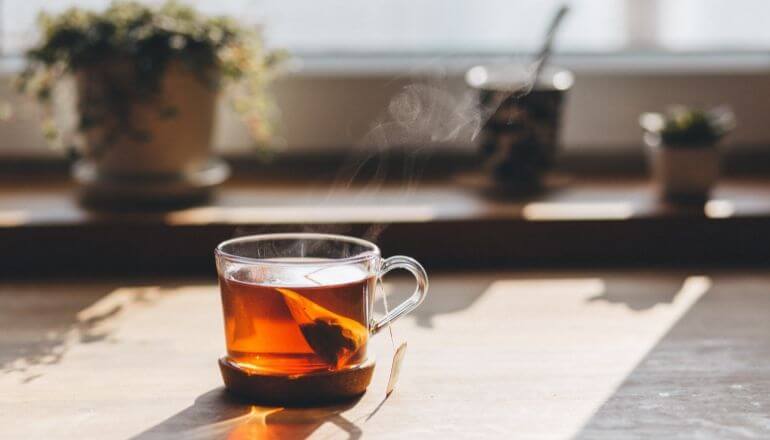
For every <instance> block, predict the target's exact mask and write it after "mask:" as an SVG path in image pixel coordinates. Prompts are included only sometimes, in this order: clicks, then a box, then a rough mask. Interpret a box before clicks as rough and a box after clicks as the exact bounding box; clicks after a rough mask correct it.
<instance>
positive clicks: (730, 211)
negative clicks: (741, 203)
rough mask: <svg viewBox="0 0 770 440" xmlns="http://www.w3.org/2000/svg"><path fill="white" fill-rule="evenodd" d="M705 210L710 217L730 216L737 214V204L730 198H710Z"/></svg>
mask: <svg viewBox="0 0 770 440" xmlns="http://www.w3.org/2000/svg"><path fill="white" fill-rule="evenodd" d="M703 212H704V213H705V214H706V217H708V218H728V217H732V216H733V215H734V214H735V205H734V204H733V202H731V201H729V200H709V201H708V202H706V206H704V207H703Z"/></svg>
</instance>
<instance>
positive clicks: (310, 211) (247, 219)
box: [166, 205, 436, 225]
mask: <svg viewBox="0 0 770 440" xmlns="http://www.w3.org/2000/svg"><path fill="white" fill-rule="evenodd" d="M435 217H436V215H435V210H434V209H433V207H431V206H429V205H390V206H389V205H379V206H371V205H370V206H259V207H233V208H228V207H202V208H192V209H186V210H183V211H177V212H172V213H169V214H168V215H167V216H166V223H168V224H171V225H197V224H208V223H226V224H242V223H273V224H274V223H278V224H282V223H398V222H428V221H431V220H433V219H434V218H435Z"/></svg>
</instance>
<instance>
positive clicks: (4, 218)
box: [0, 210, 29, 227]
mask: <svg viewBox="0 0 770 440" xmlns="http://www.w3.org/2000/svg"><path fill="white" fill-rule="evenodd" d="M28 220H29V213H27V212H26V211H21V210H13V211H0V227H4V226H19V225H23V224H25V223H27V221H28Z"/></svg>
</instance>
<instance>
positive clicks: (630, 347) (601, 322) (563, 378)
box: [437, 276, 712, 439]
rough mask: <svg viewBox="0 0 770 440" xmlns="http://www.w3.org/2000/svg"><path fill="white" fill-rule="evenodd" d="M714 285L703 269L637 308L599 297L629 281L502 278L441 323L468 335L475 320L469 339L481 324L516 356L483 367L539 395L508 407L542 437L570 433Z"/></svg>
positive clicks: (513, 419) (524, 392) (522, 391)
mask: <svg viewBox="0 0 770 440" xmlns="http://www.w3.org/2000/svg"><path fill="white" fill-rule="evenodd" d="M711 285H712V281H711V279H710V278H708V277H705V276H688V277H683V280H682V284H681V286H680V287H679V288H678V289H677V290H676V293H674V294H673V297H672V299H671V301H670V302H668V301H660V302H658V303H656V304H654V305H652V306H651V307H649V308H646V309H644V310H636V309H634V308H633V307H629V305H628V304H625V303H622V302H609V301H601V300H597V297H602V296H606V295H609V296H610V297H616V298H617V297H618V293H619V290H618V289H621V290H620V291H621V292H622V291H623V289H624V287H622V286H619V285H618V284H615V283H613V281H612V280H607V279H603V278H567V279H550V278H543V279H509V280H499V281H496V282H494V283H492V284H491V285H490V286H489V287H488V288H487V289H486V291H485V292H484V293H483V294H482V295H481V297H480V298H479V299H478V300H477V301H476V302H475V303H474V304H473V305H472V306H471V307H470V311H469V313H465V314H463V315H462V317H461V318H458V319H462V320H463V322H460V321H459V320H454V318H453V316H452V315H447V316H445V317H439V318H438V319H437V326H438V327H440V328H442V329H448V328H453V327H457V328H458V329H459V330H458V332H457V334H456V335H453V338H454V340H457V341H458V342H465V341H463V340H462V338H463V337H464V336H463V335H464V333H465V332H467V330H466V331H463V330H462V328H463V325H467V324H466V323H467V322H469V321H472V322H473V326H474V328H475V333H474V332H468V333H469V336H468V338H471V342H473V339H472V338H477V337H478V333H479V332H481V333H482V334H485V335H488V338H489V339H490V341H486V340H485V341H484V342H489V344H490V346H491V347H498V348H499V349H500V350H508V352H509V353H510V355H509V356H511V359H513V360H514V361H513V362H511V363H509V364H507V365H505V366H503V365H502V364H501V366H500V368H496V367H495V365H496V364H494V363H492V364H489V365H487V366H486V368H487V372H486V374H489V375H490V376H495V375H498V376H500V377H507V378H510V379H509V380H510V381H511V382H512V384H513V385H511V389H515V390H516V392H517V393H519V395H521V396H529V395H531V396H542V397H538V398H536V399H533V400H532V404H531V405H530V406H529V407H518V408H516V410H515V411H513V412H511V415H510V417H509V419H507V420H506V421H505V423H508V427H509V428H510V427H511V426H516V425H517V424H527V425H528V426H537V427H542V431H539V432H537V434H542V437H543V438H546V437H547V438H559V439H571V438H574V437H575V435H577V434H578V433H579V432H580V431H581V429H582V428H583V426H585V424H586V423H588V422H589V421H590V420H591V417H592V416H593V415H594V414H595V412H596V411H597V410H598V409H599V408H600V407H601V406H602V405H603V404H604V403H605V402H606V401H607V400H608V399H610V398H611V397H612V396H613V394H614V393H615V392H616V391H617V389H618V388H619V387H620V386H621V385H622V384H623V382H624V380H625V379H626V378H627V377H628V376H629V375H630V374H631V373H632V372H633V371H634V369H635V368H636V367H637V366H638V365H639V363H640V362H641V361H642V360H643V359H644V358H645V357H646V356H647V355H648V354H649V353H650V352H651V351H652V350H653V349H654V348H655V347H656V346H657V344H659V343H660V342H661V341H662V340H663V339H664V338H665V336H666V335H667V334H668V333H669V331H670V330H671V329H672V328H673V327H674V326H675V325H676V324H677V322H678V321H679V320H680V319H681V318H682V317H683V316H684V315H685V314H687V313H688V311H689V310H690V309H691V308H692V307H693V305H694V304H696V303H697V302H698V300H699V299H700V298H701V297H702V296H703V295H704V294H706V292H707V291H708V290H709V289H710V288H711ZM649 288H650V291H649V294H650V295H656V294H658V293H659V292H658V291H657V289H659V287H658V286H656V285H655V284H651V285H650V287H649ZM632 296H633V295H632ZM621 297H622V295H621ZM505 322H507V323H508V324H507V325H505V326H502V327H501V323H505ZM487 327H488V328H487ZM444 331H447V330H444ZM476 343H477V344H478V341H476ZM517 378H522V379H517ZM557 413H558V414H559V416H558V419H559V423H558V424H557V425H554V424H553V423H552V422H553V417H554V416H553V414H557ZM530 434H532V433H531V432H530Z"/></svg>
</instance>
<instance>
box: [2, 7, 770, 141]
mask: <svg viewBox="0 0 770 440" xmlns="http://www.w3.org/2000/svg"><path fill="white" fill-rule="evenodd" d="M162 1H163V0H150V1H147V2H148V3H154V4H158V3H161V2H162ZM181 1H183V2H185V3H187V4H191V5H193V6H195V7H197V8H198V9H200V10H201V11H203V12H205V13H209V14H226V15H231V16H234V17H237V18H238V19H239V20H243V21H245V22H247V23H253V24H255V25H256V24H262V25H264V32H265V36H266V39H267V42H268V44H269V45H271V46H273V47H281V48H286V49H288V50H289V51H290V52H291V53H292V54H294V55H295V56H296V57H297V58H299V59H300V60H302V61H303V62H304V68H303V69H302V70H300V72H299V73H298V74H295V75H291V76H289V77H288V79H285V80H284V81H283V83H282V84H281V85H280V86H279V87H276V88H277V89H278V90H277V93H276V95H277V100H278V105H279V107H280V108H281V110H282V112H283V114H284V117H283V124H282V126H283V127H284V130H285V132H286V135H285V142H286V144H288V146H289V147H291V148H292V149H293V150H294V151H296V150H302V149H305V148H308V149H311V150H318V149H327V148H332V147H340V146H347V145H350V144H351V143H356V142H358V141H359V140H360V139H361V137H362V136H364V134H365V133H366V131H367V130H368V127H369V125H370V124H371V123H372V122H373V121H375V120H376V118H377V117H378V115H379V114H380V113H382V111H383V109H387V107H388V102H389V101H388V100H389V99H390V96H389V95H387V94H388V93H391V92H393V91H394V90H396V89H397V88H398V84H401V83H397V84H396V83H394V82H393V79H394V78H398V80H399V81H402V82H405V83H408V82H409V81H412V78H411V77H410V76H409V74H410V73H413V72H415V71H420V69H421V68H422V67H427V70H428V71H430V72H433V71H434V70H433V68H434V67H436V66H438V67H439V69H438V70H437V71H443V70H442V69H444V68H446V70H447V71H449V74H450V76H451V78H450V79H454V80H456V81H454V83H452V84H453V85H452V86H451V87H453V89H452V90H450V92H451V93H463V92H465V90H463V89H462V75H463V72H464V70H465V69H467V68H468V67H470V66H471V65H472V64H473V63H479V62H487V61H494V62H496V61H498V60H501V61H503V62H505V61H508V60H515V61H528V60H530V55H529V54H531V53H532V52H533V51H535V50H537V48H538V46H539V44H540V40H541V38H542V35H543V33H544V30H545V28H546V27H547V24H548V22H549V20H550V18H551V16H552V14H553V13H554V11H555V10H556V8H557V7H558V6H559V5H560V4H561V3H563V1H560V0H519V1H517V0H478V1H469V0H365V1H359V0H314V1H311V0H218V1H210V0H181ZM568 3H569V4H570V6H571V12H570V14H569V15H568V16H567V19H566V20H565V22H564V26H563V28H562V29H561V30H560V32H559V34H558V38H557V41H556V47H555V50H556V52H557V55H556V56H555V57H554V63H559V64H561V65H564V66H566V67H569V68H572V69H574V70H576V71H577V73H578V81H577V83H576V87H575V90H574V91H573V92H572V93H571V97H570V99H569V101H568V104H567V107H566V108H565V123H564V127H563V128H564V129H563V131H562V136H563V145H564V146H565V148H567V149H573V148H580V149H585V148H586V147H589V146H590V147H600V148H616V147H618V146H625V147H627V150H629V151H630V150H632V149H636V150H638V149H639V147H640V141H639V127H638V124H637V122H636V120H637V117H638V114H639V113H641V112H643V111H648V110H653V109H662V108H664V107H665V106H667V105H670V104H673V103H681V104H692V105H701V106H707V105H715V104H728V105H731V106H733V108H734V109H735V111H736V113H737V115H738V119H739V122H740V124H739V128H738V129H737V130H736V133H735V134H734V135H733V136H731V137H730V139H729V141H730V142H731V143H735V144H741V145H766V144H768V143H770V128H767V124H766V123H765V121H764V119H762V117H761V115H763V114H767V112H768V111H770V104H767V105H766V104H764V102H757V100H756V99H755V97H756V96H762V95H763V93H766V91H768V87H770V86H768V85H767V81H766V80H765V76H766V74H767V73H768V72H770V55H768V53H770V52H768V49H770V27H768V26H767V25H766V23H765V21H766V17H768V16H770V1H768V0H569V1H568ZM107 4H109V0H57V1H55V2H52V1H46V0H24V1H12V0H0V55H4V56H6V57H7V58H16V57H18V56H19V55H20V54H22V53H23V50H24V49H25V47H28V46H29V45H30V44H32V43H33V42H34V40H35V32H34V29H35V17H36V16H37V14H38V13H39V12H40V11H42V10H45V11H49V12H57V11H61V10H63V9H65V8H68V7H70V6H73V5H78V6H83V7H91V8H103V7H105V6H106V5H107ZM680 55H687V56H680ZM426 60H427V61H426ZM8 65H15V62H13V63H10V64H8ZM319 72H320V73H322V74H323V75H321V76H323V78H321V79H319V78H318V76H317V75H315V74H316V73H319ZM362 73H365V74H366V75H368V76H366V78H363V77H362V75H361V74H362ZM629 73H630V75H627V74H629ZM682 74H687V75H693V76H692V77H688V78H687V80H686V81H683V80H682V77H681V75H682ZM351 78H355V80H356V81H358V82H355V85H356V86H355V87H348V86H347V83H345V84H344V85H342V83H341V81H348V80H350V79H351ZM324 81H325V82H324ZM329 81H332V82H333V83H330V82H329ZM351 84H353V83H351ZM332 85H333V86H332ZM386 90H387V91H386ZM0 93H8V92H0ZM362 94H367V95H366V97H363V95H362ZM369 95H372V96H369ZM375 95H376V96H375ZM0 98H3V96H2V95H0ZM299 103H302V104H301V105H300V104H299ZM597 103H599V104H597ZM28 107H29V106H28ZM30 108H31V107H30ZM30 108H27V110H26V111H19V112H18V118H17V120H16V123H14V124H6V125H2V124H0V137H2V138H3V139H4V140H5V141H4V142H2V143H0V155H3V154H8V152H9V151H13V152H18V153H19V154H21V155H26V154H29V153H30V152H34V154H54V153H50V152H48V150H47V149H46V148H45V146H44V145H45V143H44V141H43V140H42V138H41V137H40V136H39V134H38V132H39V130H38V122H37V118H36V116H35V115H34V111H33V110H31V109H30ZM319 108H324V109H325V108H334V109H335V111H334V112H320V113H322V114H323V117H319V112H318V111H317V110H318V109H319ZM23 109H24V107H22V110H23ZM607 109H612V111H607ZM219 126H220V127H224V128H223V129H221V130H219V131H218V133H219V135H218V137H217V138H216V141H215V144H216V145H217V147H218V148H220V149H222V150H228V151H235V150H238V149H244V147H245V146H246V145H248V144H249V142H250V140H249V138H248V136H247V135H246V132H245V130H243V129H241V127H240V125H239V123H238V122H236V121H235V120H234V118H232V117H223V118H220V120H219Z"/></svg>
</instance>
